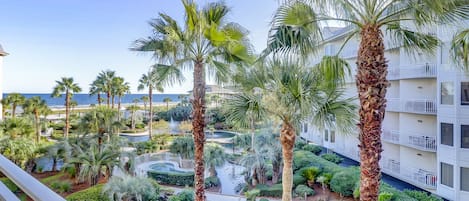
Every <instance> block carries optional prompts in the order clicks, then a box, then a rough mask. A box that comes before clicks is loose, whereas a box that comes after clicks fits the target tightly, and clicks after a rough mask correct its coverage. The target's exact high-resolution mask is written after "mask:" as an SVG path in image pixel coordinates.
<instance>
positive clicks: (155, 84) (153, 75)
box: [137, 68, 163, 139]
mask: <svg viewBox="0 0 469 201" xmlns="http://www.w3.org/2000/svg"><path fill="white" fill-rule="evenodd" d="M138 82H139V85H138V88H137V89H138V90H139V91H141V90H143V89H145V88H148V97H149V102H150V111H149V112H148V134H149V136H150V139H151V138H152V134H153V132H152V131H153V126H152V125H153V89H155V90H157V91H159V92H163V87H162V86H161V82H160V81H159V79H158V74H157V72H156V70H155V68H151V70H150V71H148V73H147V74H143V75H142V77H141V78H140V79H139V80H138ZM142 100H143V99H142Z"/></svg>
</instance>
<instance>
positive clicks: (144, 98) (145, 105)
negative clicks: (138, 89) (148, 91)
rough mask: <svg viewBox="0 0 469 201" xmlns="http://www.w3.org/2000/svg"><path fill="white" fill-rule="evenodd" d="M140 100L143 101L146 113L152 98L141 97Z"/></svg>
mask: <svg viewBox="0 0 469 201" xmlns="http://www.w3.org/2000/svg"><path fill="white" fill-rule="evenodd" d="M140 100H142V102H143V109H144V110H145V111H147V105H148V101H150V97H149V96H142V97H140Z"/></svg>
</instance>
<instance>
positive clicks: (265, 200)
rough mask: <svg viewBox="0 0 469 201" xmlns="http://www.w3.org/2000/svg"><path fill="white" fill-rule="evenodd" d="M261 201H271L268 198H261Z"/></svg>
mask: <svg viewBox="0 0 469 201" xmlns="http://www.w3.org/2000/svg"><path fill="white" fill-rule="evenodd" d="M259 201H269V199H267V198H261V199H259Z"/></svg>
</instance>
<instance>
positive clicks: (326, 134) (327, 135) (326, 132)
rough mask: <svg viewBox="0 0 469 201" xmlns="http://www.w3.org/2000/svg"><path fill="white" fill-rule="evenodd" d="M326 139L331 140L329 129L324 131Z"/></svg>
mask: <svg viewBox="0 0 469 201" xmlns="http://www.w3.org/2000/svg"><path fill="white" fill-rule="evenodd" d="M324 141H326V142H327V141H329V131H328V130H325V131H324Z"/></svg>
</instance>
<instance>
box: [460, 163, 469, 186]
mask: <svg viewBox="0 0 469 201" xmlns="http://www.w3.org/2000/svg"><path fill="white" fill-rule="evenodd" d="M461 190H463V191H469V168H465V167H461Z"/></svg>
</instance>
